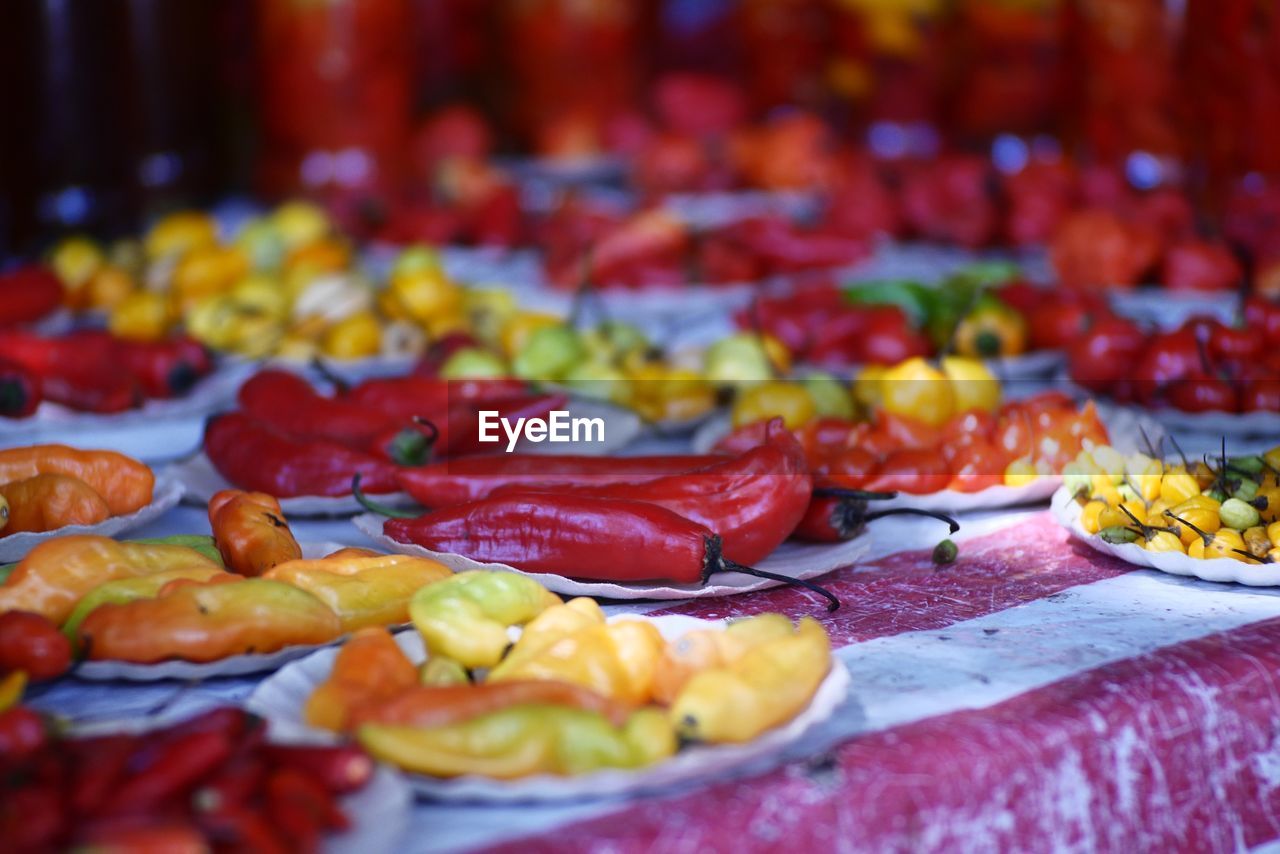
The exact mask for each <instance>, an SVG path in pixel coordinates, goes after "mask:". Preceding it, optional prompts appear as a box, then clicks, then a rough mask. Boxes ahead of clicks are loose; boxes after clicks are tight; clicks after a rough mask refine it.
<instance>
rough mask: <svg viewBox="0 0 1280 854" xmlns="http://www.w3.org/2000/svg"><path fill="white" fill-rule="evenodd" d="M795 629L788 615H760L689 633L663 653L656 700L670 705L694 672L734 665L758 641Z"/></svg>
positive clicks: (654, 689)
mask: <svg viewBox="0 0 1280 854" xmlns="http://www.w3.org/2000/svg"><path fill="white" fill-rule="evenodd" d="M794 631H795V626H793V625H792V624H791V620H790V619H788V618H787V617H786V616H785V615H783V614H760V615H759V616H755V617H748V618H746V619H744V620H735V621H734V622H732V623H730V624H729V626H728V627H727V628H725V629H700V630H698V631H693V632H686V633H685V634H683V635H681V636H680V637H679V638H678V639H676V640H675V641H673V642H671V643H669V644H667V646H666V648H665V649H664V650H663V652H662V659H661V661H659V662H658V669H657V672H656V673H655V674H654V681H653V696H654V699H655V700H657V701H658V702H660V703H666V704H670V703H671V702H672V701H673V700H674V699H675V698H676V696H677V695H678V694H679V693H680V689H681V688H683V687H684V684H685V683H686V682H688V681H689V680H690V679H691V678H692V677H693V675H694V674H695V673H699V672H701V671H703V670H708V669H710V668H712V667H723V666H725V665H727V664H732V663H733V662H735V661H737V660H738V659H739V658H741V657H742V656H743V655H745V654H746V653H747V652H748V651H750V650H751V649H754V648H755V647H756V646H758V645H759V644H761V643H764V642H766V641H770V640H773V639H774V638H779V637H786V636H788V635H790V634H791V633H792V632H794Z"/></svg>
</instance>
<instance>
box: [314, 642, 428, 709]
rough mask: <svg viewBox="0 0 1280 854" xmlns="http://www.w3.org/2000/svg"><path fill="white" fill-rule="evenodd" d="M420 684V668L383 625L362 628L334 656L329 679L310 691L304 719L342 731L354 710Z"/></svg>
mask: <svg viewBox="0 0 1280 854" xmlns="http://www.w3.org/2000/svg"><path fill="white" fill-rule="evenodd" d="M417 684H418V669H417V668H416V667H414V666H413V662H411V661H409V657H408V656H407V655H405V654H404V651H403V650H402V649H400V647H399V646H398V645H397V644H396V642H395V638H393V637H392V636H391V633H390V632H388V631H387V630H386V629H383V628H367V629H360V630H359V631H358V632H356V633H355V634H353V635H352V636H351V639H350V640H348V641H347V642H346V644H345V645H344V646H343V647H342V649H341V650H339V651H338V657H337V658H336V659H334V662H333V671H332V672H331V673H330V674H329V678H328V679H326V680H325V681H324V682H322V683H320V686H319V687H317V688H316V690H315V691H314V692H313V693H312V694H311V697H310V698H308V700H307V705H306V708H305V709H304V711H303V719H304V720H305V721H306V722H307V723H308V724H310V725H311V726H315V727H321V728H322V729H328V730H333V731H334V732H342V731H344V730H346V728H347V725H348V723H349V722H350V718H351V712H352V710H353V709H355V708H356V707H357V706H362V705H365V704H370V703H372V704H375V705H381V704H382V703H384V702H386V701H388V700H391V699H394V698H395V697H398V696H399V695H400V694H403V693H404V692H405V691H408V690H409V689H410V688H412V687H413V686H414V685H417Z"/></svg>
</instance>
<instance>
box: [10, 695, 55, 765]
mask: <svg viewBox="0 0 1280 854" xmlns="http://www.w3.org/2000/svg"><path fill="white" fill-rule="evenodd" d="M48 739H49V729H48V727H47V726H45V722H44V718H42V717H40V715H39V714H37V713H36V712H34V711H33V710H31V709H29V708H27V707H26V706H14V707H13V708H11V709H6V710H5V711H3V712H0V760H5V761H10V762H12V761H14V760H18V759H25V758H26V757H28V756H31V755H33V754H34V753H35V752H36V751H37V750H39V749H40V748H42V747H44V745H45V744H46V743H47V742H48Z"/></svg>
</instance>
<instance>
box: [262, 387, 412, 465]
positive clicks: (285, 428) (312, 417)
mask: <svg viewBox="0 0 1280 854" xmlns="http://www.w3.org/2000/svg"><path fill="white" fill-rule="evenodd" d="M237 400H238V402H239V404H240V409H241V411H242V412H243V413H244V414H245V415H247V416H249V417H250V418H252V419H254V420H255V421H258V422H261V423H262V424H266V425H269V426H270V427H271V428H273V429H275V430H277V431H279V432H281V433H284V434H287V435H289V436H293V437H297V438H299V439H304V438H305V439H323V440H327V441H330V442H339V443H341V444H343V445H346V446H348V447H350V448H356V449H361V450H363V449H366V448H368V447H369V446H370V444H371V443H372V442H373V441H374V439H376V438H378V437H380V436H383V435H385V434H386V433H387V432H388V431H394V430H395V429H397V428H399V427H402V426H406V425H407V424H408V419H398V420H394V421H393V419H391V418H389V417H388V416H387V414H386V413H384V412H380V411H378V410H376V409H372V408H370V407H368V406H366V405H363V404H360V403H357V402H354V401H351V400H349V399H342V398H333V397H326V396H325V395H322V394H320V393H319V392H318V391H316V390H315V389H314V388H312V386H311V383H309V382H307V381H306V380H305V379H303V378H302V377H301V376H299V375H297V374H294V373H290V372H289V371H278V370H267V371H260V372H258V373H257V374H254V375H253V376H252V377H251V378H250V379H249V380H248V382H246V383H245V384H244V385H243V386H241V387H240V393H239V395H238V397H237Z"/></svg>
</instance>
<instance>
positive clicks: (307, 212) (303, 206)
mask: <svg viewBox="0 0 1280 854" xmlns="http://www.w3.org/2000/svg"><path fill="white" fill-rule="evenodd" d="M269 222H270V223H271V225H272V226H273V227H274V229H275V231H276V233H277V234H278V235H279V237H280V239H281V240H282V241H283V242H284V245H285V246H287V247H289V248H291V249H292V248H294V247H298V246H303V245H305V244H308V243H314V242H315V241H317V240H319V239H321V238H322V237H324V236H325V235H327V234H328V233H329V230H330V227H331V226H330V224H329V215H328V214H326V213H325V212H324V209H323V208H321V207H320V206H319V205H315V204H312V203H311V202H303V201H291V202H285V203H284V204H282V205H280V207H278V208H276V209H275V210H274V211H272V213H271V216H270V219H269Z"/></svg>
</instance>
